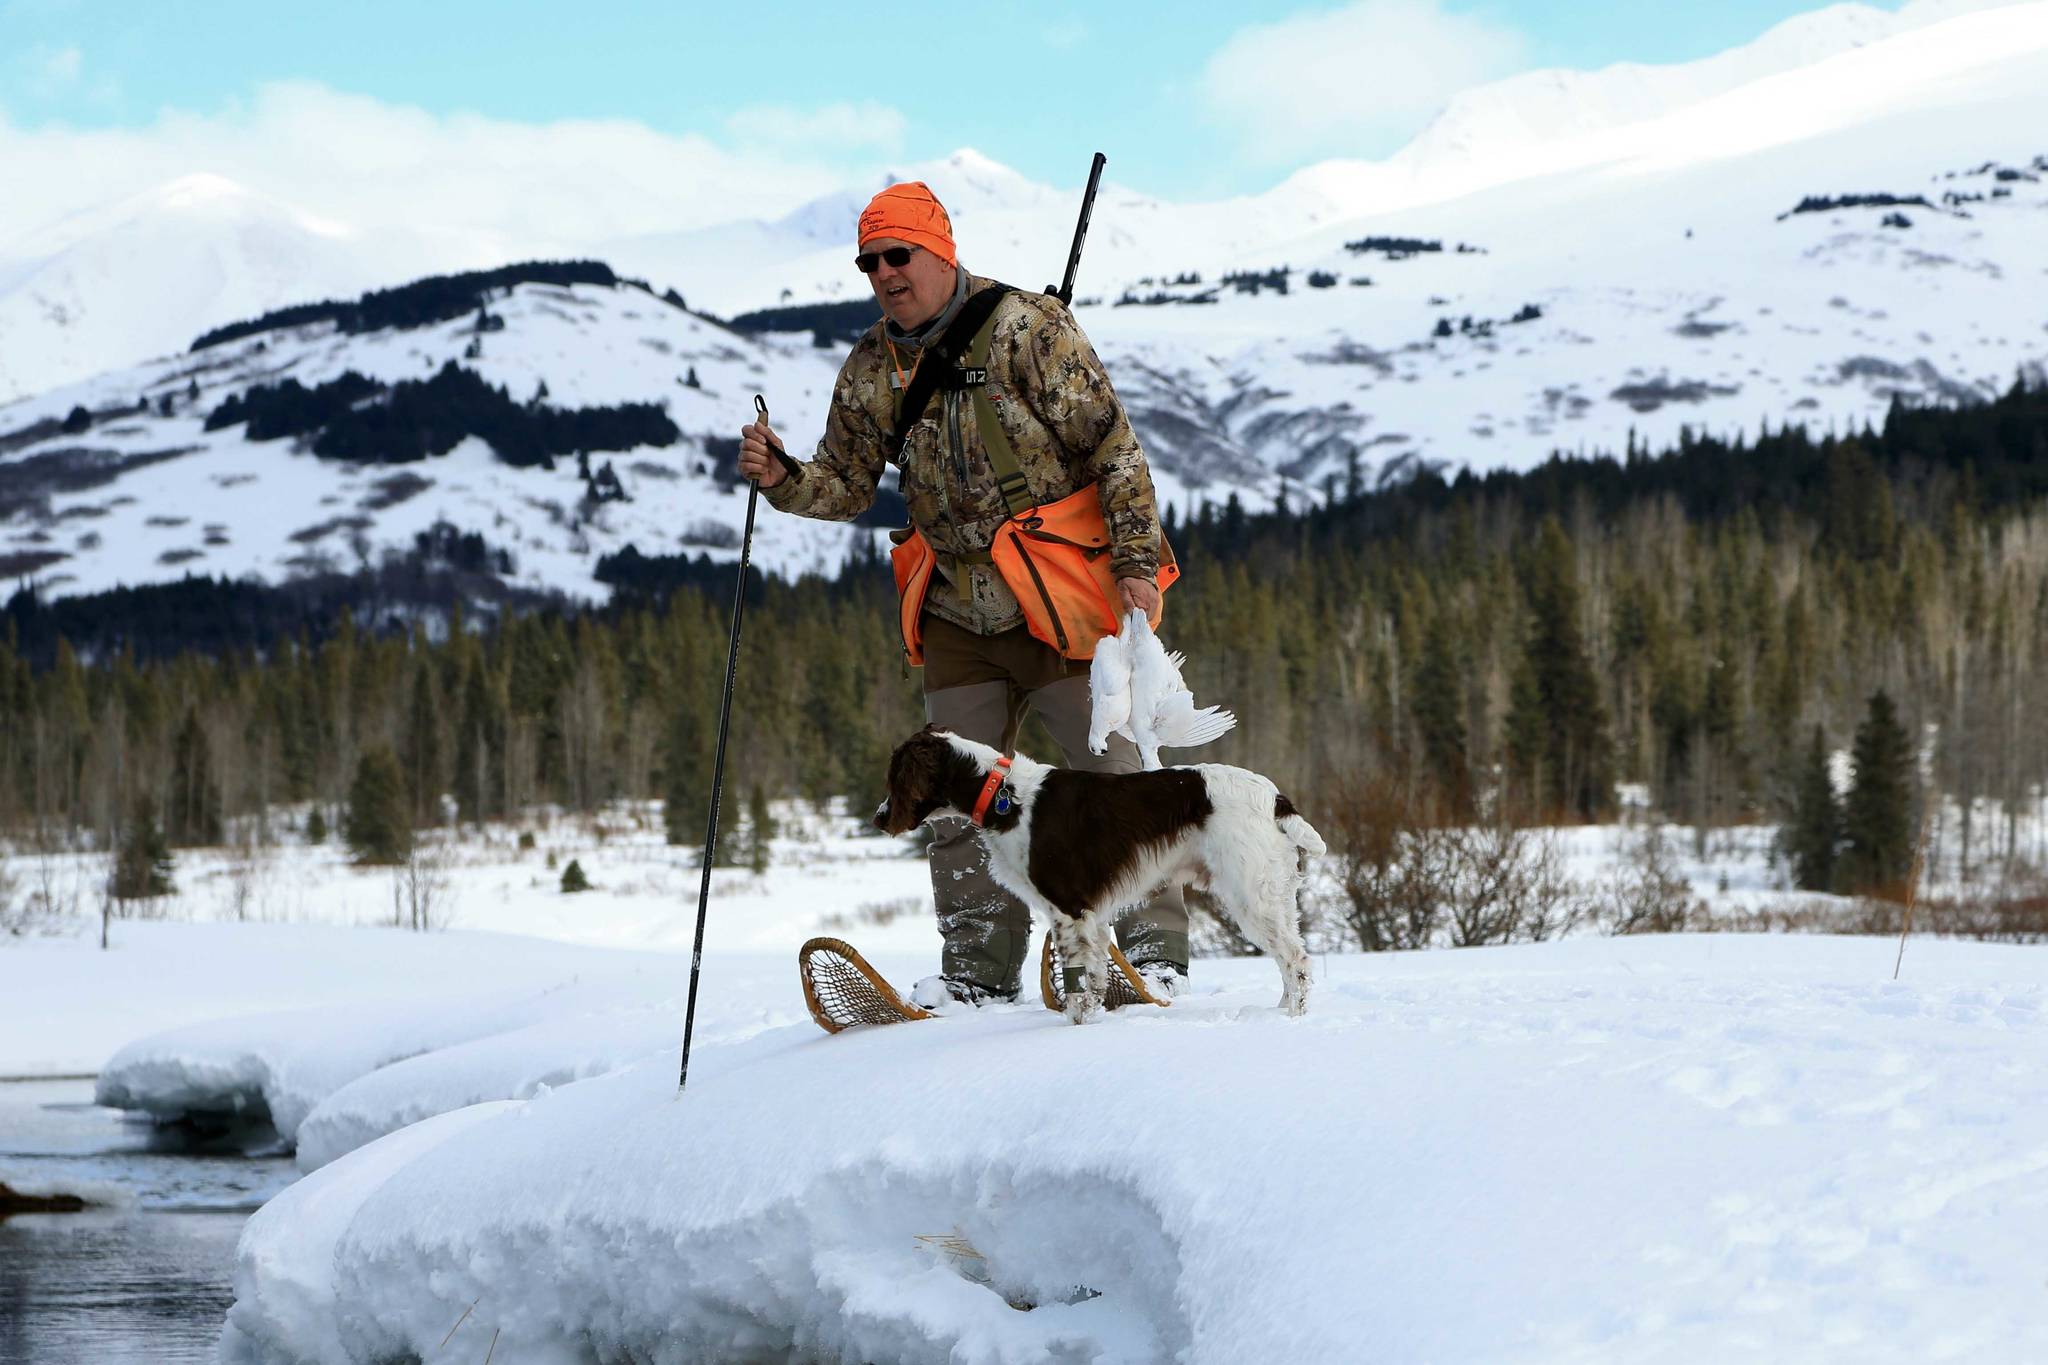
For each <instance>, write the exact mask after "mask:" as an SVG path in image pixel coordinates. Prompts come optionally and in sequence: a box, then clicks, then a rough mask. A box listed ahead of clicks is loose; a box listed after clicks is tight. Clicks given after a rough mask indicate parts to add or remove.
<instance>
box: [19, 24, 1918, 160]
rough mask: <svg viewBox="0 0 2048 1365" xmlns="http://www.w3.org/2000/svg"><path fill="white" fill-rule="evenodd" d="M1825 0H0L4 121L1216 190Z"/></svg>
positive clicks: (1393, 143)
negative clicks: (443, 128) (1573, 70)
mask: <svg viewBox="0 0 2048 1365" xmlns="http://www.w3.org/2000/svg"><path fill="white" fill-rule="evenodd" d="M1816 7H1817V6H1815V5H1814V4H1813V3H1812V2H1811V0H1718V3H1715V4H1712V5H1673V4H1657V5H1646V4H1641V3H1633V2H1627V3H1622V2H1614V0H1609V2H1606V3H1590V2H1588V0H1493V2H1492V3H1470V2H1469V0H1361V2H1360V3H1355V4H1350V5H1320V6H1301V7H1294V6H1288V5H1269V6H1248V5H1244V4H1242V3H1234V4H1219V3H1206V2H1204V0H1194V2H1192V3H1176V4H1171V5H1168V4H1152V3H1142V4H1141V3H1130V4H1117V5H1101V4H1073V3H1065V2H1064V0H1047V2H1046V3H1034V4H1028V5H988V6H979V5H977V6H972V7H966V6H963V7H959V8H958V9H954V8H950V7H939V6H930V5H918V4H914V3H904V4H900V5H895V6H887V7H879V8H871V9H866V10H863V11H859V12H855V11H850V10H849V8H848V7H847V6H845V5H840V4H823V3H786V4H783V3H763V4H753V5H682V4H676V3H673V0H661V2H660V3H655V2H653V0H622V2H620V3H605V2H604V0H596V2H595V3H590V4H586V5H580V6H575V7H571V6H569V5H566V4H563V3H560V0H554V3H549V4H541V3H535V2H534V0H434V3H432V4H424V5H423V4H419V3H417V0H404V2H403V3H400V2H399V0H351V2H350V3H348V4H321V5H311V4H304V3H289V2H287V3H278V0H195V2H194V3H190V4H179V5H142V4H136V3H132V0H0V119H4V120H5V123H6V125H7V126H9V127H11V128H12V129H14V130H17V131H33V130H43V129H50V128H52V127H62V128H66V129H69V130H75V131H91V130H110V129H121V130H129V131H134V132H140V131H145V130H148V129H150V128H152V127H157V126H161V125H163V124H165V123H167V122H176V121H178V120H186V121H190V120H200V121H215V122H224V121H234V120H238V119H239V120H247V119H250V118H252V117H259V116H262V114H263V113H264V112H265V111H266V109H269V110H270V112H272V113H273V114H275V113H276V110H275V108H274V102H273V104H272V105H266V102H265V98H264V93H263V92H264V91H265V90H266V88H274V87H278V86H281V85H282V86H288V87H290V88H295V89H311V88H318V89H321V90H324V91H326V92H329V93H332V94H334V95H336V96H342V97H353V98H359V99H362V100H367V101H371V102H374V103H375V104H376V105H379V106H384V107H387V108H393V109H405V110H412V111H417V112H419V113H422V114H425V115H429V116H433V117H436V118H440V119H449V118H457V117H460V116H463V115H475V116H480V117H481V118H482V119H484V120H488V121H490V122H493V123H512V124H530V125H545V124H553V123H558V122H562V121H599V122H605V123H613V122H616V123H623V124H631V125H638V126H639V127H640V128H643V129H645V130H647V131H648V132H650V133H652V134H654V135H656V136H658V137H663V138H683V139H688V138H701V139H704V140H705V141H706V142H707V143H709V144H710V145H711V146H712V147H713V148H715V149H717V150H719V151H722V152H724V153H726V154H728V155H730V156H733V157H737V158H740V159H742V160H744V159H746V158H748V157H756V158H760V159H761V160H763V161H764V162H769V163H773V164H775V165H777V166H780V165H783V164H795V165H805V166H810V167H813V168H817V169H824V170H828V171H836V172H839V173H841V174H845V175H850V176H859V175H862V174H864V173H866V172H868V171H870V170H872V169H874V168H876V167H878V166H882V165H885V164H886V163H887V162H889V161H891V160H923V159H931V158H934V157H939V156H943V155H945V154H946V153H948V152H950V151H952V150H954V149H955V148H958V147H962V146H971V147H974V148H976V149H978V150H980V151H982V152H984V153H986V154H987V155H989V156H992V157H994V158H995V159H997V160H998V161H1002V162H1004V163H1005V164H1007V165H1010V166H1013V167H1015V168H1016V169H1018V170H1020V171H1022V172H1024V173H1025V174H1026V175H1028V176H1031V177H1032V178H1034V179H1038V180H1041V181H1046V182H1049V183H1055V184H1066V183H1068V182H1070V181H1073V180H1075V179H1076V178H1078V175H1079V173H1080V171H1079V169H1077V168H1085V167H1086V165H1087V160H1088V155H1089V153H1090V152H1092V151H1094V150H1096V148H1097V146H1098V145H1099V146H1101V147H1102V148H1103V149H1104V150H1107V151H1108V152H1109V153H1110V155H1111V158H1112V160H1113V162H1114V163H1115V165H1116V172H1115V174H1116V177H1117V179H1118V180H1119V182H1120V183H1123V184H1126V185H1129V186H1131V187H1133V188H1136V189H1140V190H1143V191H1147V192H1150V193H1154V194H1158V195H1161V196H1165V197H1169V198H1210V197H1217V196H1221V195H1226V194H1232V193H1253V192H1257V191H1259V190H1263V189H1266V188H1269V187H1270V186H1271V185H1272V184H1273V183H1274V182H1275V181H1277V180H1278V179H1279V178H1281V177H1282V176H1283V175H1284V174H1285V173H1286V172H1287V171H1288V170H1291V169H1294V168H1296V167H1297V166H1299V165H1302V164H1305V163H1306V162H1308V161H1310V160H1314V159H1317V158H1320V157H1325V156H1332V155H1344V156H1358V157H1379V156H1384V155H1386V154H1387V153H1390V152H1392V151H1394V150H1396V149H1397V148H1398V147H1399V146H1400V144H1401V143H1402V142H1403V141H1405V140H1406V139H1407V138H1408V137H1409V136H1412V135H1413V134H1414V133H1415V132H1417V131H1418V130H1419V129H1420V128H1421V126H1422V125H1423V124H1424V123H1425V122H1426V121H1427V120H1428V118H1429V116H1430V114H1431V113H1432V112H1433V111H1434V110H1435V109H1436V108H1437V107H1439V106H1440V105H1441V103H1442V102H1443V100H1444V99H1445V98H1446V97H1448V96H1449V95H1450V94H1452V93H1454V92H1455V91H1456V90H1457V89H1460V88H1462V87H1464V86H1467V85H1472V84H1477V83H1480V82H1483V81H1486V80H1490V79H1494V78H1497V77H1500V76H1504V75H1509V74H1512V73H1514V72H1516V71H1521V70H1527V69H1529V68H1532V67H1541V66H1567V67H1577V68H1596V67H1600V66H1604V65H1607V64H1609V63H1613V62H1617V61H1638V62H1658V63H1661V62H1675V61H1685V60H1689V59H1693V58H1698V57H1703V56H1708V55H1711V54H1713V53H1715V52H1718V51H1721V50H1723V49H1725V48H1728V47H1731V46H1734V45H1736V44H1738V43H1741V42H1745V41H1747V40H1749V39H1751V38H1754V37H1756V36H1757V35H1758V34H1760V33H1761V32H1763V31H1764V30H1765V29H1766V28H1768V27H1769V26H1770V25H1772V24H1774V23H1776V22H1778V21H1780V20H1783V19H1785V18H1787V17H1789V16H1791V15H1793V14H1796V13H1799V12H1801V11H1802V10H1806V9H1812V8H1816ZM1876 7H1877V8H1884V9H1896V8H1897V7H1898V4H1897V0H1889V2H1887V0H1879V3H1878V4H1877V6H1876ZM969 15H971V18H969V17H966V16H969ZM1311 54H1312V55H1311ZM1311 61H1312V62H1313V65H1308V63H1309V62H1311ZM1304 72H1306V73H1307V74H1309V75H1312V76H1314V77H1315V78H1316V79H1314V80H1312V81H1307V82H1304V81H1302V80H1301V79H1300V77H1301V75H1302V74H1303V73H1304ZM1337 72H1343V73H1346V74H1352V73H1355V79H1352V80H1343V79H1341V78H1335V79H1333V77H1334V76H1335V75H1336V73H1337ZM1290 78H1293V79H1290ZM1304 84H1307V85H1312V86H1314V87H1317V88H1313V89H1303V88H1301V87H1302V86H1303V85H1304Z"/></svg>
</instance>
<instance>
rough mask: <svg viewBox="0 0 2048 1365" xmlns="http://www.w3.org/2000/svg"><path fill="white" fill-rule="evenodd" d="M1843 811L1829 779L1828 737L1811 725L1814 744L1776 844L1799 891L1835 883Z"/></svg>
mask: <svg viewBox="0 0 2048 1365" xmlns="http://www.w3.org/2000/svg"><path fill="white" fill-rule="evenodd" d="M1841 829H1842V815H1841V810H1840V808H1839V807H1838V806H1837V805H1836V803H1835V788H1834V784H1833V783H1832V782H1831V781H1829V780H1828V751H1827V741H1826V739H1825V738H1823V737H1822V735H1821V732H1820V727H1819V726H1818V725H1816V726H1814V727H1813V746H1812V748H1811V749H1809V750H1808V752H1807V757H1806V762H1805V764H1804V765H1803V766H1802V767H1801V768H1800V770H1799V780H1798V785H1797V788H1796V789H1795V791H1794V793H1793V797H1792V810H1791V813H1790V814H1789V815H1788V817H1787V818H1786V821H1785V827H1784V829H1783V830H1782V831H1780V833H1779V835H1778V840H1779V847H1780V848H1781V849H1783V851H1784V853H1785V857H1786V858H1787V859H1788V860H1789V861H1790V862H1791V864H1792V882H1793V885H1795V886H1797V887H1798V888H1799V889H1800V890H1802V891H1827V890H1831V889H1832V888H1833V886H1834V879H1835V858H1836V853H1837V850H1838V848H1839V847H1840V842H1841Z"/></svg>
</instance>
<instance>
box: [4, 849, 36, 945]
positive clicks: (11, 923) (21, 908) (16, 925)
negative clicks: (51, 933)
mask: <svg viewBox="0 0 2048 1365" xmlns="http://www.w3.org/2000/svg"><path fill="white" fill-rule="evenodd" d="M18 890H19V888H18V887H17V886H16V884H15V879H14V874H13V873H12V872H10V871H9V870H8V867H7V862H6V860H5V859H4V858H0V934H4V935H6V936H8V937H10V938H18V937H19V936H21V935H22V934H25V933H27V932H28V931H29V929H30V928H31V927H33V925H32V921H31V920H30V918H29V903H28V899H27V897H22V898H21V899H20V900H19V901H17V900H16V894H17V892H18Z"/></svg>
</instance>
